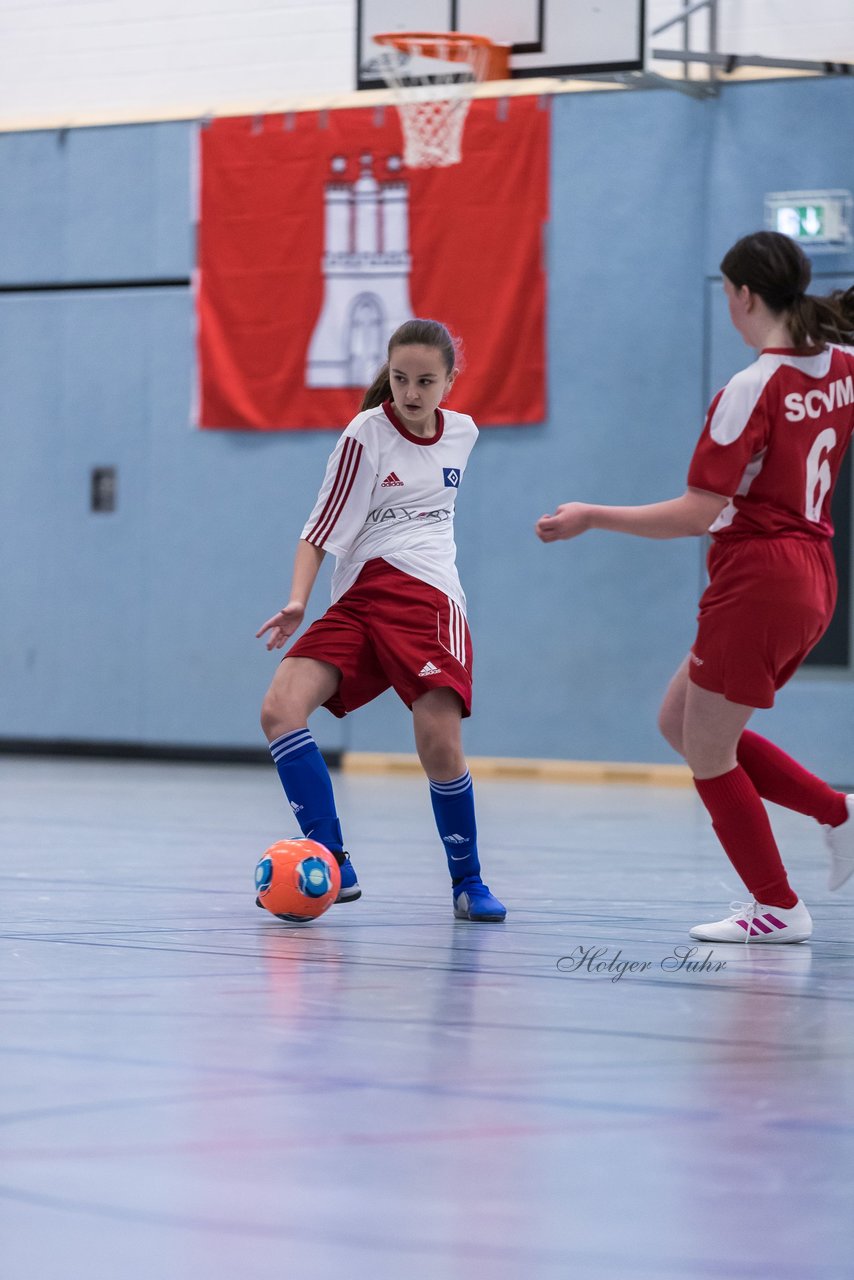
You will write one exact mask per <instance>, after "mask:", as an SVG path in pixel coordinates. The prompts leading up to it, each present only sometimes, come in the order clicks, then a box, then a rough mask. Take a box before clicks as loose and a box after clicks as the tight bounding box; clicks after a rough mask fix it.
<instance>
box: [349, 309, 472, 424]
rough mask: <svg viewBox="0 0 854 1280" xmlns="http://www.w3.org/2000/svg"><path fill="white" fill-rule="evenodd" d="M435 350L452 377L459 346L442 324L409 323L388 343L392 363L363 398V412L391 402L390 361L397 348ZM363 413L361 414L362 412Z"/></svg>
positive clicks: (387, 365) (380, 372) (429, 321)
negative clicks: (428, 348) (429, 348)
mask: <svg viewBox="0 0 854 1280" xmlns="http://www.w3.org/2000/svg"><path fill="white" fill-rule="evenodd" d="M416 346H417V347H434V348H435V350H436V351H438V352H439V354H440V355H441V357H442V359H443V361H444V364H445V369H446V371H447V373H448V375H449V376H450V375H451V374H452V373H453V371H454V365H455V364H456V362H457V343H456V342H455V341H454V339H453V338H452V337H451V335H450V333H449V332H448V330H447V329H446V328H445V326H444V325H443V324H441V323H440V322H439V321H438V320H405V321H404V323H403V324H402V325H400V327H399V328H397V329H395V331H394V333H393V334H392V335H391V337H390V338H389V340H388V351H387V354H388V360H386V362H385V364H384V365H383V367H382V368H381V369H380V371H379V372H378V374H377V376H376V377H375V378H374V380H373V382H372V383H371V385H370V386H369V387H368V389H367V391H366V392H365V394H364V396H363V398H362V404H361V409H376V408H377V406H378V405H381V404H382V403H383V401H384V400H388V399H390V398H391V379H390V378H389V360H390V359H391V353H392V351H393V350H394V348H395V347H416ZM360 411H361V410H360Z"/></svg>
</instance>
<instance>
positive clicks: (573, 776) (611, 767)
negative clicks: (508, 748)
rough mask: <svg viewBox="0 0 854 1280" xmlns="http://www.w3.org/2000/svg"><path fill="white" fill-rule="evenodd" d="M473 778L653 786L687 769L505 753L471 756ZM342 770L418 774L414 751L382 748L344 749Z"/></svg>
mask: <svg viewBox="0 0 854 1280" xmlns="http://www.w3.org/2000/svg"><path fill="white" fill-rule="evenodd" d="M468 766H469V769H470V771H471V775H472V777H473V778H483V779H485V780H487V779H505V780H507V781H522V782H587V783H603V782H609V783H622V784H626V783H633V784H646V785H650V784H651V785H653V786H657V787H688V786H690V785H691V771H690V769H689V768H688V767H687V765H684V764H630V763H622V762H620V761H615V760H527V759H522V758H519V759H516V758H512V757H506V756H471V757H469V758H468ZM341 769H342V771H343V772H344V773H354V774H356V773H361V774H367V773H373V774H377V773H391V774H420V773H422V772H423V770H422V768H421V763H420V761H419V759H418V757H417V756H416V755H403V754H400V755H398V754H396V753H394V752H385V751H345V752H344V754H343V757H342V760H341Z"/></svg>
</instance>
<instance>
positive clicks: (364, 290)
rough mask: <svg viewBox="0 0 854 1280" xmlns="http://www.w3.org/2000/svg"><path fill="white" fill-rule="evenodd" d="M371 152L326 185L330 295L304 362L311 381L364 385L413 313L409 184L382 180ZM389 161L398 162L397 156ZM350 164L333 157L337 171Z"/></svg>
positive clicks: (326, 290) (326, 287) (311, 383)
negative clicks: (355, 170) (348, 177)
mask: <svg viewBox="0 0 854 1280" xmlns="http://www.w3.org/2000/svg"><path fill="white" fill-rule="evenodd" d="M373 161H374V158H373V156H372V155H370V154H367V155H363V156H361V157H360V162H361V167H362V172H361V173H360V175H359V177H358V178H357V180H356V181H355V182H352V183H351V182H341V181H332V182H328V183H327V184H326V197H325V200H326V224H325V225H326V230H325V252H324V255H323V279H324V294H323V307H322V309H321V312H320V318H319V319H318V321H317V324H316V326H315V329H314V333H313V334H312V337H311V343H310V345H309V348H308V360H307V363H306V376H305V381H306V386H308V387H364V386H367V385H368V384H369V383H371V382H372V381H373V379H374V376H375V374H376V372H377V370H378V369H379V367H380V365H381V364H382V363H383V362H384V360H385V358H386V347H387V345H388V340H389V338H390V337H391V335H392V334H393V333H394V331H395V329H396V328H397V327H398V325H400V324H402V323H403V322H404V320H409V319H411V317H412V315H413V311H412V304H411V303H410V301H409V273H410V270H411V266H412V259H411V257H410V255H409V186H408V184H407V183H406V182H403V181H401V180H400V179H399V178H395V179H393V180H392V181H391V182H382V183H381V182H378V181H377V179H376V178H375V177H374V173H373ZM387 164H388V168H389V170H390V171H391V172H392V173H397V171H398V170H399V169H400V165H401V161H400V158H399V157H398V156H393V157H391V158H390V159H389V160H388V162H387ZM346 167H347V160H346V158H345V157H344V156H336V157H335V158H334V159H333V161H332V171H333V173H342V172H343V171H344V170H345V169H346Z"/></svg>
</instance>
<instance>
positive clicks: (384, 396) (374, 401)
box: [359, 360, 391, 413]
mask: <svg viewBox="0 0 854 1280" xmlns="http://www.w3.org/2000/svg"><path fill="white" fill-rule="evenodd" d="M390 398H391V379H390V378H389V374H388V360H386V362H385V364H384V365H383V367H382V368H381V369H380V371H379V373H378V374H377V376H376V377H375V378H374V380H373V382H372V383H371V385H370V386H369V387H368V389H367V391H366V392H365V394H364V396H363V397H362V403H361V405H360V406H359V412H360V413H361V412H362V411H363V410H364V409H377V408H379V406H380V405H381V404H382V403H383V401H384V400H388V399H390Z"/></svg>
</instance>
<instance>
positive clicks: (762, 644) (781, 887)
mask: <svg viewBox="0 0 854 1280" xmlns="http://www.w3.org/2000/svg"><path fill="white" fill-rule="evenodd" d="M721 270H722V272H723V277H724V289H725V291H726V295H727V299H728V301H729V309H730V317H731V319H732V322H733V324H734V326H735V328H736V329H737V330H738V332H739V333H740V334H741V335H742V337H743V338H744V340H745V342H746V343H747V344H748V345H749V346H751V347H754V348H756V349H757V350H759V352H760V355H759V357H758V359H757V360H756V362H755V363H754V364H752V365H751V366H750V367H749V368H748V369H745V370H743V371H742V372H741V373H738V374H736V375H735V377H734V378H732V379H730V381H729V383H728V384H727V386H726V387H725V388H724V389H723V391H722V392H720V393H719V394H718V395H717V396H716V397H715V399H714V400H713V401H712V404H711V406H710V409H709V413H708V417H707V419H706V424H705V428H704V430H703V434H702V436H701V437H700V441H699V443H698V445H697V447H696V450H695V452H694V457H693V459H692V461H691V465H690V468H689V471H688V488H687V491H686V492H685V493H684V494H683V495H682V497H680V498H675V499H673V500H672V501H670V502H659V503H655V504H653V505H650V506H642V507H602V506H590V505H588V504H586V503H580V502H571V503H566V504H564V505H563V506H560V507H558V508H557V510H556V511H555V512H554V514H553V515H547V516H543V517H542V518H541V519H540V520H539V522H538V524H537V534H538V536H539V537H540V538H541V539H542V541H543V542H553V541H555V540H556V539H559V538H574V537H576V536H578V534H581V533H584V532H585V531H586V530H588V529H610V530H613V531H615V532H621V533H633V534H639V535H640V536H642V537H647V538H677V537H683V536H685V535H689V534H695V535H699V534H704V533H706V532H709V533H711V535H712V545H711V549H710V552H709V562H708V567H709V585H708V587H707V589H706V591H705V592H704V594H703V596H702V599H701V601H700V612H699V618H698V623H699V625H698V631H697V638H696V641H695V643H694V646H693V648H692V650H691V653H690V654H689V655H688V657H687V658H686V659H685V661H684V662H683V663H682V665H681V666H680V667H679V670H678V671H677V672H676V674H675V676H674V677H673V680H672V681H671V684H670V687H669V689H668V691H667V694H666V696H665V699H664V703H663V705H662V708H661V714H660V718H659V724H660V728H661V731H662V733H663V734H664V737H665V738H666V739H667V741H668V742H669V743H670V744H671V745H672V746H673V747H674V748H675V749H676V750H677V751H678V752H679V753H680V754H681V755H682V756H684V758H685V760H686V761H687V762H688V764H689V765H690V767H691V770H692V773H693V775H694V783H695V786H696V788H697V791H698V793H699V795H700V797H701V799H702V801H703V803H704V805H705V806H706V808H707V809H708V811H709V814H710V815H711V819H712V824H713V826H714V829H715V832H716V834H717V836H718V839H719V840H720V842H721V844H722V845H723V847H724V849H725V851H726V853H727V855H728V856H729V859H730V861H731V862H732V864H733V866H734V867H735V870H736V871H737V872H738V874H739V876H740V877H741V879H742V880H743V881H744V883H745V885H746V886H747V888H748V891H749V892H750V894H751V901H750V902H747V903H733V914H732V915H730V916H728V917H726V918H725V919H723V920H718V921H715V922H713V923H711V924H705V925H698V926H696V927H695V928H694V929H692V930H691V936H692V937H694V938H698V939H700V940H702V941H707V942H742V941H743V942H748V941H750V942H771V943H777V942H801V941H803V940H804V939H805V938H808V937H809V936H810V934H811V933H812V920H811V918H810V914H809V912H808V911H807V908H806V907H805V905H804V904H803V902H802V901H801V900H800V899H799V898H798V896H797V894H796V893H795V892H794V891H793V890H792V888H791V886H790V885H789V881H788V878H787V875H786V871H785V868H784V866H783V863H782V860H781V858H780V853H779V850H778V849H777V845H776V843H775V840H774V836H773V834H772V831H771V826H770V823H769V820H768V815H767V813H766V811H765V807H764V805H763V803H762V800H763V799H765V800H770V801H773V802H774V803H776V804H780V805H783V806H785V807H786V808H789V809H794V810H796V811H797V812H799V813H803V814H807V815H809V816H810V817H812V818H815V819H816V820H817V821H818V822H820V823H821V824H822V825H823V826H824V828H825V835H826V840H827V844H828V846H829V851H830V859H831V868H830V881H829V883H830V888H831V889H838V888H840V887H841V885H843V884H844V883H845V881H846V880H847V879H848V878H849V876H850V875H851V874H852V873H854V820H852V815H854V796H852V795H849V796H845V795H843V794H842V793H840V792H838V791H834V790H833V789H832V788H831V787H829V786H827V784H826V783H824V782H822V781H821V780H820V779H819V778H816V777H814V776H813V775H812V774H811V773H808V772H807V771H806V770H805V769H804V768H802V767H801V766H800V765H799V764H798V763H797V762H796V761H794V760H792V759H791V758H790V757H789V756H788V755H786V754H785V752H783V751H781V750H780V749H779V748H778V747H776V746H774V745H773V744H772V743H770V742H768V741H767V740H766V739H765V738H762V737H760V736H759V735H758V734H756V733H753V732H751V731H750V730H748V729H747V727H746V726H747V723H748V721H749V719H750V717H751V715H752V714H753V711H754V709H755V708H756V707H770V706H772V705H773V702H774V695H775V693H776V691H777V689H779V688H781V687H782V685H784V684H785V683H786V681H787V680H789V679H790V678H791V676H792V675H793V674H794V672H795V671H796V670H797V668H798V667H799V665H800V664H801V662H803V660H804V658H805V656H806V654H807V653H808V652H809V650H810V649H811V648H812V647H813V646H814V645H815V644H816V643H817V641H818V640H819V639H820V638H821V636H822V634H823V633H824V631H825V629H826V628H827V625H828V623H829V622H830V619H831V617H832V614H833V609H834V605H835V603H836V574H835V568H834V562H833V556H832V554H831V549H830V539H831V537H832V536H833V526H832V524H831V520H830V501H831V497H832V495H833V488H834V485H835V483H836V478H837V475H838V474H839V468H840V465H841V462H842V458H843V456H844V454H845V451H846V449H847V447H848V444H849V441H850V439H851V435H852V431H854V289H851V290H849V291H848V292H847V293H845V294H840V293H837V294H834V295H832V296H831V297H829V298H815V297H812V296H810V295H808V294H807V293H806V288H807V285H808V284H809V281H810V275H811V270H810V265H809V262H808V260H807V259H806V257H805V256H804V254H803V253H802V252H801V250H800V249H799V247H798V246H797V245H796V244H795V243H794V242H793V241H792V240H790V239H789V238H788V237H786V236H783V235H780V234H778V233H776V232H770V231H769V232H758V233H756V234H754V235H750V236H745V237H744V238H743V239H742V240H739V241H738V243H737V244H735V245H734V246H733V247H732V249H730V250H729V252H728V253H727V254H726V256H725V257H724V259H723V261H722V263H721Z"/></svg>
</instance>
